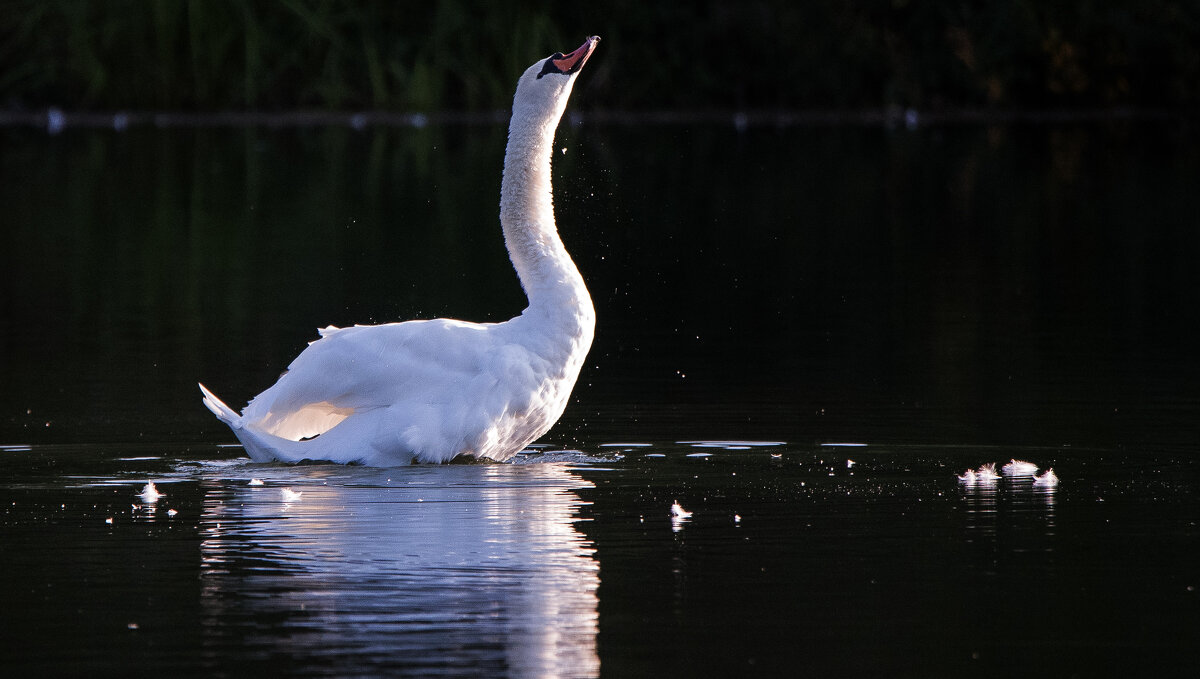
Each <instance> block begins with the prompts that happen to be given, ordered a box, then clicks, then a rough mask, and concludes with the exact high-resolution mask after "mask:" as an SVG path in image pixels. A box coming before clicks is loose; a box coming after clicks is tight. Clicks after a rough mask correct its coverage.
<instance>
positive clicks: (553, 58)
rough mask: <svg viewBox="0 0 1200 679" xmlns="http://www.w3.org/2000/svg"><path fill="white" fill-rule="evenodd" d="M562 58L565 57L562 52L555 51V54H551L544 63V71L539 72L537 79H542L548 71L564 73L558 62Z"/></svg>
mask: <svg viewBox="0 0 1200 679" xmlns="http://www.w3.org/2000/svg"><path fill="white" fill-rule="evenodd" d="M562 58H563V53H562V52H555V53H554V54H551V55H550V56H549V57H548V58H547V59H546V63H544V64H542V72H541V73H538V75H537V79H538V80H541V79H542V76H544V75H546V74H547V73H558V74H560V75H561V74H562V73H563V70H562V69H561V68H559V66H558V62H559V61H561V60H562Z"/></svg>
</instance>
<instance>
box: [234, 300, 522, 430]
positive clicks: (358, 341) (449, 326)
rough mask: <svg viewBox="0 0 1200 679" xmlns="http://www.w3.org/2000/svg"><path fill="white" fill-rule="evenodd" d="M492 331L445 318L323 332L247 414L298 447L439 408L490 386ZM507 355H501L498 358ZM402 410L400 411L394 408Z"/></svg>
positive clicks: (494, 351) (251, 420)
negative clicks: (375, 421)
mask: <svg viewBox="0 0 1200 679" xmlns="http://www.w3.org/2000/svg"><path fill="white" fill-rule="evenodd" d="M494 327H495V326H492V325H479V324H473V323H464V322H462V321H454V320H448V319H438V320H433V321H409V322H406V323H392V324H387V325H376V326H355V327H351V328H343V329H336V328H326V329H325V330H323V331H322V333H321V334H322V337H321V339H319V340H317V341H315V342H313V343H312V344H310V345H309V346H308V348H307V349H305V350H304V351H303V352H302V353H301V354H300V355H299V356H298V357H296V359H295V360H294V361H292V363H291V365H290V366H288V371H287V372H286V373H285V374H284V375H282V376H281V377H280V378H279V381H278V382H276V383H275V385H274V386H272V387H271V388H270V389H267V390H266V391H264V392H263V393H262V394H259V395H258V396H257V397H255V398H254V400H252V401H251V402H250V404H249V405H248V406H247V408H246V410H245V412H244V418H245V420H246V421H247V424H248V425H251V426H255V427H256V428H259V429H262V430H264V431H268V432H270V433H273V434H275V435H277V436H281V437H284V438H289V439H293V440H297V439H299V438H303V437H307V436H315V435H317V434H320V433H324V432H325V431H328V430H329V429H330V428H332V427H333V426H335V425H336V424H338V423H340V422H341V421H343V420H344V419H346V418H347V417H349V416H351V415H353V414H355V413H361V412H364V411H369V410H374V409H378V408H393V409H398V410H399V411H401V412H403V411H406V410H412V411H416V410H419V409H421V408H429V407H438V410H441V411H443V415H444V411H445V408H444V404H446V403H447V402H448V401H450V400H453V399H455V398H462V397H463V394H464V393H466V392H469V391H476V392H477V390H479V389H480V388H481V387H485V386H486V385H485V384H480V381H481V379H480V378H481V377H483V378H484V379H483V380H482V381H483V382H492V381H494V377H489V373H490V372H491V371H490V370H489V358H488V357H489V356H490V355H494V354H497V352H498V347H497V346H496V345H497V339H496V338H495V337H493V336H492V335H491V333H490V330H491V329H492V328H494ZM499 353H503V352H499ZM397 406H400V407H399V408H397Z"/></svg>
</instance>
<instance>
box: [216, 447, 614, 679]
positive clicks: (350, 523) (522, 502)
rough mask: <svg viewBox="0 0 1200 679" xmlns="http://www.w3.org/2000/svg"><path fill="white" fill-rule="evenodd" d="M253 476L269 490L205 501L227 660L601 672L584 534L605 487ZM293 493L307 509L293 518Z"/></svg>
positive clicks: (531, 467) (421, 476) (514, 469)
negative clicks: (252, 656)
mask: <svg viewBox="0 0 1200 679" xmlns="http://www.w3.org/2000/svg"><path fill="white" fill-rule="evenodd" d="M250 471H253V472H255V473H256V474H258V475H260V476H262V478H264V479H265V481H266V482H265V484H264V485H262V486H250V485H248V483H247V482H248V481H249V476H247V477H246V478H245V479H236V480H224V481H221V482H219V483H213V484H212V488H211V489H210V490H209V491H208V492H207V493H206V495H205V510H204V519H203V522H202V530H203V531H204V537H205V539H204V541H203V547H202V550H203V557H204V566H203V574H204V589H203V592H204V594H203V602H204V610H205V618H206V621H205V622H206V624H205V628H206V630H208V633H209V637H210V638H209V639H208V640H207V641H208V642H209V643H208V647H209V648H211V649H212V652H213V653H214V654H220V653H221V652H222V650H223V649H225V648H228V645H230V644H233V645H235V646H236V647H237V648H239V649H243V650H245V649H246V647H247V646H249V647H251V648H250V650H252V651H259V652H261V654H262V657H263V658H264V659H271V658H279V657H283V658H287V659H289V660H290V661H291V662H295V663H296V664H297V666H298V667H304V666H311V665H312V664H313V663H314V662H315V663H317V664H319V665H324V666H326V667H327V668H328V665H329V664H330V663H333V664H334V665H335V667H341V666H342V663H346V666H348V667H353V668H356V671H358V672H363V671H366V672H367V673H372V670H374V671H377V672H385V673H392V672H395V671H396V670H411V671H414V672H417V673H423V672H433V673H437V674H440V675H446V674H450V675H454V674H459V673H461V674H470V675H483V676H497V675H509V676H595V675H597V674H598V673H599V658H598V656H597V653H596V631H597V612H596V611H597V599H596V588H597V586H598V584H599V577H598V571H599V567H598V564H597V562H596V561H595V560H594V558H593V553H594V550H593V549H592V547H591V546H590V544H589V543H588V542H587V541H586V540H585V539H584V538H583V536H582V535H581V534H580V533H579V532H578V531H576V530H575V526H574V523H573V522H574V521H576V520H577V514H578V509H579V507H580V505H581V504H583V501H582V500H580V499H579V497H578V495H576V494H575V492H574V491H575V489H578V488H581V487H587V486H589V485H590V484H589V483H588V482H587V481H584V480H582V479H580V478H579V477H578V476H576V475H575V474H573V473H572V472H571V471H570V470H569V469H568V468H567V467H566V466H564V465H561V464H523V465H513V464H507V465H486V466H482V465H475V466H450V467H445V466H442V467H412V468H404V469H391V470H382V469H367V468H352V467H351V468H346V467H329V466H320V467H307V468H306V467H286V468H283V467H259V468H256V469H254V468H251V469H250V470H248V472H247V473H249V472H250ZM271 474H274V475H275V476H276V478H272V477H271ZM284 485H287V486H291V487H292V488H293V489H294V490H297V491H302V496H301V499H299V500H298V501H292V502H290V503H285V502H284V501H283V499H282V496H281V487H282V486H284ZM277 669H278V668H277Z"/></svg>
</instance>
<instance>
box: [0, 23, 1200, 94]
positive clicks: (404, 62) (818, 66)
mask: <svg viewBox="0 0 1200 679" xmlns="http://www.w3.org/2000/svg"><path fill="white" fill-rule="evenodd" d="M590 34H599V35H600V36H602V37H603V38H604V40H605V42H604V45H603V48H602V49H603V52H602V53H601V55H602V56H603V58H597V59H596V60H595V61H594V62H593V63H592V64H591V65H589V68H588V77H587V78H584V79H582V80H581V81H580V86H581V87H582V88H585V89H586V90H587V91H588V92H589V93H590V94H589V96H587V97H586V98H581V99H583V100H581V101H578V102H575V103H574V104H573V108H574V109H575V110H581V111H586V110H606V109H608V110H613V109H615V110H637V111H648V110H662V109H667V110H678V109H688V110H712V109H716V110H729V109H748V110H791V109H819V110H825V109H864V108H866V109H885V108H887V107H901V108H907V107H915V108H917V109H920V110H923V111H932V110H945V109H951V110H953V109H958V108H962V107H967V108H983V109H1004V110H1020V109H1046V108H1072V109H1079V108H1112V107H1139V108H1179V107H1184V108H1190V109H1192V110H1194V109H1195V107H1196V106H1197V104H1200V3H1196V2H1194V1H1189V2H1175V1H1172V0H1117V1H1115V2H1040V1H1038V0H1015V1H1005V2H976V3H923V2H914V1H910V0H882V1H881V0H814V1H812V2H791V1H789V0H746V1H741V0H738V1H729V0H725V1H717V0H710V1H707V2H703V1H702V2H637V1H632V0H621V1H617V2H567V3H552V4H548V3H544V2H506V3H492V2H467V1H463V0H439V1H438V2H390V1H369V2H330V1H320V0H284V1H281V2H261V1H260V2H253V1H252V2H238V1H234V0H203V1H201V0H192V1H189V2H181V1H175V0H156V1H143V0H113V1H111V2H82V1H78V0H17V1H14V2H8V3H6V4H5V7H4V8H3V10H2V11H0V108H7V109H9V110H10V111H29V110H40V109H44V108H45V107H49V106H56V107H60V108H62V109H65V110H67V111H80V110H110V111H111V110H188V111H231V110H232V111H243V110H269V111H281V110H294V109H320V110H330V109H334V110H388V111H425V112H439V111H447V110H459V111H461V110H501V109H506V108H507V106H508V102H509V100H510V97H511V91H512V82H513V81H514V80H515V78H516V76H517V75H518V74H519V73H520V72H521V70H523V69H524V67H525V66H526V65H528V64H529V63H530V62H531V61H532V59H533V58H534V57H536V56H544V55H546V54H549V53H551V52H553V51H555V50H563V51H566V50H568V49H573V48H574V47H575V46H577V45H578V44H579V43H580V42H581V41H582V39H583V37H584V36H586V35H590Z"/></svg>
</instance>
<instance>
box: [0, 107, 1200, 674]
mask: <svg viewBox="0 0 1200 679" xmlns="http://www.w3.org/2000/svg"><path fill="white" fill-rule="evenodd" d="M0 136H2V137H3V139H4V148H5V152H4V153H3V154H0V172H2V173H3V174H2V176H3V179H4V181H2V182H0V205H3V206H4V208H3V211H4V218H5V226H4V234H5V236H4V239H5V241H4V247H3V248H0V266H2V274H0V285H2V286H3V287H2V288H0V292H2V293H3V294H2V296H0V305H2V306H0V314H3V315H2V316H0V317H2V318H3V326H2V327H0V353H2V355H3V357H2V358H0V384H3V385H4V389H2V390H0V572H2V573H4V577H5V579H6V580H7V583H6V587H5V594H4V596H3V599H0V603H2V604H3V606H2V607H0V608H2V609H3V611H4V612H3V613H2V614H0V628H2V629H3V630H4V637H5V639H6V641H5V643H4V644H3V647H2V648H0V668H3V670H4V673H6V674H7V673H14V674H19V675H23V674H35V673H37V674H51V675H58V674H74V675H78V674H88V675H112V674H118V673H126V672H130V671H150V672H155V673H166V674H200V675H205V676H222V675H243V674H250V673H254V672H259V673H280V674H288V675H294V676H314V675H328V676H351V675H380V674H384V675H388V674H392V675H411V676H431V675H432V676H438V675H441V676H598V675H602V676H613V677H626V676H661V675H666V674H677V675H681V676H805V675H832V676H867V675H870V676H875V675H879V674H883V675H901V676H963V675H966V674H968V673H969V674H972V675H977V676H1011V675H1014V674H1033V675H1065V676H1072V675H1074V676H1153V677H1161V676H1195V675H1196V673H1197V671H1198V670H1200V646H1198V645H1197V642H1198V641H1200V594H1197V592H1196V587H1197V585H1200V569H1198V568H1197V563H1200V561H1198V557H1200V549H1198V540H1197V538H1198V537H1200V530H1198V529H1197V521H1198V520H1200V498H1198V492H1197V485H1196V479H1197V478H1200V473H1198V472H1200V457H1198V456H1200V361H1198V360H1197V352H1196V350H1195V348H1194V347H1195V341H1194V337H1195V336H1196V329H1197V328H1198V327H1200V323H1198V321H1200V273H1198V272H1197V269H1196V267H1195V262H1196V261H1197V259H1198V258H1200V230H1198V229H1197V228H1196V227H1197V226H1198V225H1200V199H1198V198H1197V191H1196V188H1195V187H1196V186H1200V146H1198V145H1197V143H1196V142H1197V140H1198V139H1200V137H1198V136H1197V134H1196V131H1195V130H1194V129H1193V128H1192V127H1191V126H1190V125H1187V124H1183V123H1178V122H1170V121H1166V122H1162V121H1159V122H1136V121H1119V122H1107V123H1105V122H1091V123H1078V124H1068V123H1059V124H1040V125H1033V124H1025V125H1020V124H1010V125H995V126H973V125H958V126H955V125H946V126H935V127H919V128H917V129H913V130H907V129H888V128H885V127H855V126H844V127H840V126H828V127H824V126H813V127H783V128H776V127H769V126H764V127H754V126H752V127H749V128H746V129H743V130H740V131H739V130H738V129H736V128H735V127H734V126H733V125H729V126H722V125H715V124H714V125H692V126H685V125H648V126H647V125H620V124H596V123H588V122H583V123H581V124H564V127H563V128H562V130H560V135H559V139H558V146H559V147H560V148H559V150H558V152H557V153H556V157H555V182H556V183H555V191H556V209H557V211H558V215H559V222H560V227H561V231H562V232H563V237H564V240H565V241H566V243H567V246H568V248H569V249H570V250H571V251H572V253H573V254H574V255H575V257H576V260H577V262H578V263H579V266H580V269H581V270H582V272H583V274H584V276H585V278H586V279H587V280H588V283H589V286H590V288H591V290H592V292H593V296H594V298H595V302H596V307H597V311H598V315H599V322H598V329H597V337H596V343H595V345H594V347H593V350H592V352H591V354H590V356H589V360H588V364H587V366H586V367H585V370H584V373H583V375H582V377H581V379H580V383H579V385H578V387H577V388H576V391H575V396H574V398H573V403H572V404H571V406H570V407H569V408H568V411H567V413H566V414H565V415H564V417H563V420H562V421H561V422H560V423H559V425H558V426H557V427H556V428H555V429H554V430H553V431H552V432H551V433H550V434H549V435H548V436H547V437H546V439H545V440H544V441H542V442H541V443H540V444H539V446H538V447H537V448H535V449H531V450H530V451H528V452H527V453H526V454H523V455H521V456H519V457H518V458H517V460H515V461H514V462H512V463H508V464H503V465H455V466H447V467H427V466H418V467H412V468H403V469H372V468H364V467H339V466H332V465H302V466H283V465H257V464H251V463H249V462H248V460H246V459H245V458H244V457H243V456H242V453H241V450H240V448H236V447H232V446H230V445H229V444H231V443H232V442H233V438H232V436H231V435H230V434H229V433H228V430H227V429H225V428H224V426H223V425H221V424H220V423H219V422H217V421H216V420H215V418H213V417H212V416H211V414H210V413H208V411H207V410H205V409H204V408H203V406H202V405H201V404H200V399H199V392H198V391H197V390H196V388H195V383H196V382H197V381H200V380H202V381H204V382H205V383H206V384H207V385H208V386H210V387H211V388H213V389H214V391H216V392H217V393H218V394H220V395H221V396H222V397H223V398H224V399H225V400H226V401H227V402H229V403H230V404H231V405H240V404H243V403H245V401H246V400H247V399H248V398H249V397H251V396H253V395H254V394H255V393H257V392H258V391H260V390H261V389H263V388H264V387H266V386H268V385H269V384H271V383H272V382H273V381H274V379H275V378H276V377H277V376H278V374H279V373H280V372H281V371H282V370H283V369H284V368H285V367H286V366H287V363H288V362H289V361H290V360H291V359H292V358H293V357H294V356H295V355H296V354H297V353H298V352H299V351H300V350H301V349H302V348H303V347H304V346H305V343H306V342H308V341H310V340H312V339H314V338H315V336H316V335H315V329H316V328H317V327H320V326H324V325H327V324H330V323H333V324H337V325H346V324H351V323H356V322H386V321H391V320H402V319H407V318H415V317H423V318H428V317H435V316H453V317H458V318H464V319H467V320H480V321H486V320H502V319H504V318H507V317H509V316H512V315H514V314H516V313H518V312H519V311H520V310H521V308H522V307H523V298H522V295H521V290H520V287H519V285H518V283H517V281H516V278H515V276H514V274H513V273H512V271H511V267H510V265H509V263H508V260H507V257H506V254H505V252H504V249H503V242H502V239H501V236H500V233H499V229H498V225H497V221H496V212H497V203H498V194H499V167H500V158H501V154H502V151H503V145H504V129H503V127H500V126H490V125H479V126H453V125H430V126H426V127H421V128H381V129H372V128H368V129H366V130H352V129H343V128H313V129H299V130H297V129H272V128H251V129H212V128H209V129H174V130H155V129H129V130H125V131H122V132H116V131H103V130H74V129H67V130H64V131H63V132H61V133H60V134H57V135H54V136H47V135H46V134H45V133H44V132H42V131H37V130H30V129H17V128H13V129H3V130H0ZM849 444H854V445H849ZM1013 458H1016V459H1027V460H1030V461H1032V462H1035V463H1036V464H1038V465H1039V467H1040V469H1041V470H1045V469H1046V468H1048V467H1053V468H1054V470H1055V472H1056V473H1057V475H1058V477H1059V478H1060V479H1061V483H1060V484H1059V485H1058V486H1056V487H1052V488H1051V487H1045V486H1040V485H1035V484H1034V483H1033V481H1032V478H1031V477H1029V476H1012V475H1004V476H1002V477H1001V478H1000V479H998V480H996V481H995V482H992V483H982V484H967V483H963V482H960V481H959V479H958V478H957V475H959V474H962V473H963V471H964V470H966V469H968V468H975V467H978V466H979V465H981V464H984V463H988V462H995V463H1001V464H1002V463H1005V462H1008V461H1009V460H1010V459H1013ZM151 480H152V481H154V482H155V484H156V485H157V487H158V489H159V491H161V492H162V493H164V497H162V498H160V499H158V500H157V501H156V502H152V503H151V502H148V501H146V500H145V499H144V498H143V497H140V496H139V493H141V491H142V489H143V486H144V485H145V484H146V483H147V482H148V481H151ZM252 480H255V481H261V482H262V483H261V485H258V484H253V485H252V484H251V481H252ZM285 489H287V490H289V491H291V492H294V493H299V496H295V495H291V494H289V493H285V492H284V490H285ZM674 502H678V503H679V504H680V505H681V506H682V507H684V508H685V509H686V510H687V511H691V512H692V515H691V516H690V517H687V518H686V519H679V520H673V519H672V517H671V505H672V504H673V503H674Z"/></svg>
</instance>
